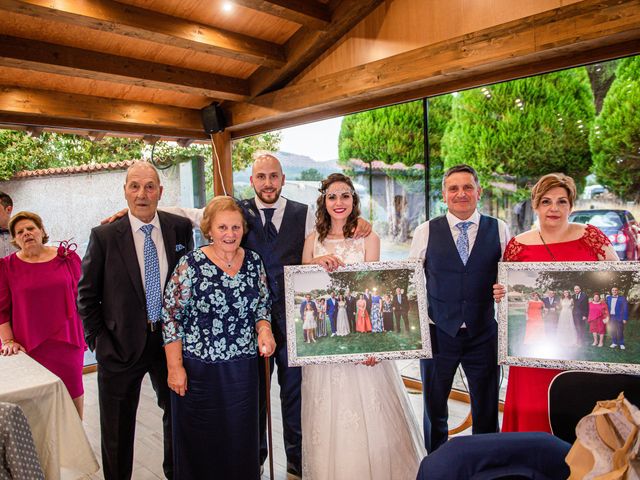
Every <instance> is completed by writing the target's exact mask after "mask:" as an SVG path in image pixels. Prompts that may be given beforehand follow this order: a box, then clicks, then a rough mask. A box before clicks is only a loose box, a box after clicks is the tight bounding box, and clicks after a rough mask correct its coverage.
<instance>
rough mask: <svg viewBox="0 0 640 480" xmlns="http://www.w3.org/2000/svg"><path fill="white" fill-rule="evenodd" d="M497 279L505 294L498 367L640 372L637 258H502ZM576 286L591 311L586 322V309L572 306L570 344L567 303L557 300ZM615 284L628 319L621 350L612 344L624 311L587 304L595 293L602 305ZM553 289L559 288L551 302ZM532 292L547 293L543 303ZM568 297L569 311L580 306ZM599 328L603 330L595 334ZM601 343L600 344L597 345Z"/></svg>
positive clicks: (500, 314)
mask: <svg viewBox="0 0 640 480" xmlns="http://www.w3.org/2000/svg"><path fill="white" fill-rule="evenodd" d="M498 283H500V284H502V285H504V286H505V288H506V295H505V297H504V299H503V300H502V301H501V302H500V303H499V304H498V362H499V363H500V364H501V365H517V366H525V367H537V368H557V369H564V370H586V371H594V372H603V373H626V374H640V262H521V263H517V262H502V263H500V265H499V267H498ZM575 286H578V287H580V291H581V292H583V293H584V294H585V295H586V296H587V298H588V300H589V311H588V312H589V313H588V314H587V321H586V322H584V321H583V320H582V319H584V318H585V317H584V316H582V314H581V313H580V312H584V310H583V309H582V308H581V309H580V310H576V317H577V318H576V319H575V320H574V323H573V327H574V330H575V334H576V336H575V343H573V342H572V339H573V333H572V329H571V327H570V326H569V324H568V318H569V317H568V313H563V310H566V309H568V308H569V302H565V305H566V306H565V307H563V306H562V303H561V301H562V297H563V294H564V291H569V293H570V295H571V296H572V297H573V296H574V295H575V293H574V287H575ZM614 287H616V288H618V289H619V292H620V295H622V296H623V297H625V300H626V302H627V303H628V320H627V322H626V323H623V324H622V325H623V330H624V345H625V348H624V349H621V348H620V346H619V345H618V344H615V343H613V342H612V338H613V337H612V335H613V334H614V333H619V330H616V329H618V328H619V324H620V323H621V322H620V321H619V318H621V316H622V313H621V312H618V313H620V316H618V318H616V317H617V316H615V315H614V319H612V318H610V316H608V315H607V316H604V315H605V313H606V312H600V311H601V310H603V309H602V307H599V306H597V305H598V304H597V302H596V304H595V305H596V306H595V307H593V309H592V306H591V305H592V304H593V303H594V294H595V293H598V294H599V296H600V299H601V300H600V303H603V302H604V304H605V305H606V304H607V296H608V295H609V296H610V293H611V288H614ZM551 290H553V291H554V292H558V294H556V295H555V299H554V301H553V302H552V304H550V303H549V297H551V296H552V295H551V293H550V292H549V291H551ZM534 292H535V293H537V294H538V296H539V297H540V299H542V295H543V293H544V292H549V293H547V294H546V295H547V300H546V302H545V301H544V300H542V303H543V305H542V307H541V306H540V304H539V301H540V300H538V299H536V298H535V295H534ZM572 301H573V303H572V304H571V306H570V308H571V309H572V310H571V314H572V315H573V309H574V308H576V309H578V308H580V307H577V306H575V305H577V303H578V302H577V300H576V299H575V297H573V298H572ZM616 302H617V300H616ZM553 304H555V305H556V307H553ZM547 306H549V308H547ZM554 309H555V310H554ZM554 311H555V313H554ZM607 311H608V309H607ZM538 312H539V313H538ZM558 312H559V313H558ZM599 314H600V315H599ZM556 315H557V319H555V318H554V317H555V316H556ZM561 316H562V317H561ZM561 320H562V322H561ZM554 321H555V322H556V324H555V325H556V326H555V333H554ZM580 322H583V323H582V324H581V323H580ZM580 330H582V331H580ZM603 330H604V333H598V332H602V331H603ZM594 334H595V335H594ZM600 343H602V344H603V345H602V346H599V344H600ZM614 345H615V346H614Z"/></svg>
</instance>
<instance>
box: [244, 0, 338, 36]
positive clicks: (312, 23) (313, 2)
mask: <svg viewBox="0 0 640 480" xmlns="http://www.w3.org/2000/svg"><path fill="white" fill-rule="evenodd" d="M233 3H235V4H237V5H242V6H243V7H247V8H251V9H253V10H259V11H261V12H264V13H268V14H269V15H273V16H275V17H280V18H284V19H285V20H289V21H291V22H295V23H299V24H300V25H304V26H305V27H307V28H310V29H312V30H324V29H326V28H327V26H328V25H329V23H331V10H330V9H329V7H328V6H327V5H326V4H324V3H320V2H318V1H317V0H233Z"/></svg>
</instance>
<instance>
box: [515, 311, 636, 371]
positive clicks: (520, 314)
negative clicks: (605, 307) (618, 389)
mask: <svg viewBox="0 0 640 480" xmlns="http://www.w3.org/2000/svg"><path fill="white" fill-rule="evenodd" d="M524 310H525V309H524V308H511V309H510V311H509V342H510V344H511V345H515V349H514V348H513V347H510V348H509V355H519V354H520V352H522V350H521V349H522V348H523V347H522V340H523V339H524V332H525V326H526V323H525V312H524ZM588 328H589V327H588V324H587V326H586V330H587V331H586V332H585V335H584V338H582V339H580V340H581V344H582V346H581V347H561V348H559V351H556V352H555V353H553V354H551V355H549V357H552V358H556V359H559V360H586V361H589V362H608V363H635V364H638V363H640V319H637V318H633V319H630V320H629V321H628V322H627V324H626V325H625V328H624V343H625V347H627V349H626V350H620V349H619V348H610V347H609V345H611V335H609V333H608V332H607V334H606V335H605V337H604V347H600V348H599V347H594V346H592V345H591V343H592V342H593V334H591V333H589V331H588ZM524 348H526V346H525V347H524ZM532 357H533V355H532Z"/></svg>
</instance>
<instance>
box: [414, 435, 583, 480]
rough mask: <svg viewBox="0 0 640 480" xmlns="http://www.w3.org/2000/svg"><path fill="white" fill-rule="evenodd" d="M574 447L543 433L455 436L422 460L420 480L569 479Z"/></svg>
mask: <svg viewBox="0 0 640 480" xmlns="http://www.w3.org/2000/svg"><path fill="white" fill-rule="evenodd" d="M570 448H571V445H570V444H568V443H566V442H563V441H562V440H560V439H559V438H556V437H554V436H553V435H550V434H548V433H543V432H509V433H485V434H481V435H468V436H463V437H455V438H452V439H451V440H449V441H448V442H447V443H445V444H444V445H442V446H441V447H440V448H438V449H437V450H436V451H434V452H433V453H431V454H430V455H427V456H426V457H425V458H424V459H423V460H422V463H421V464H420V470H419V471H418V475H417V477H416V480H497V479H502V480H507V479H509V480H524V479H536V480H555V479H566V478H567V477H568V476H569V467H568V466H567V464H566V463H565V461H564V457H566V455H567V453H568V452H569V449H570Z"/></svg>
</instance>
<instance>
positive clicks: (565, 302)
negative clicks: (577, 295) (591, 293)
mask: <svg viewBox="0 0 640 480" xmlns="http://www.w3.org/2000/svg"><path fill="white" fill-rule="evenodd" d="M560 306H561V307H562V309H563V310H565V309H566V310H571V309H573V300H571V299H570V298H563V299H562V300H560Z"/></svg>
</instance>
